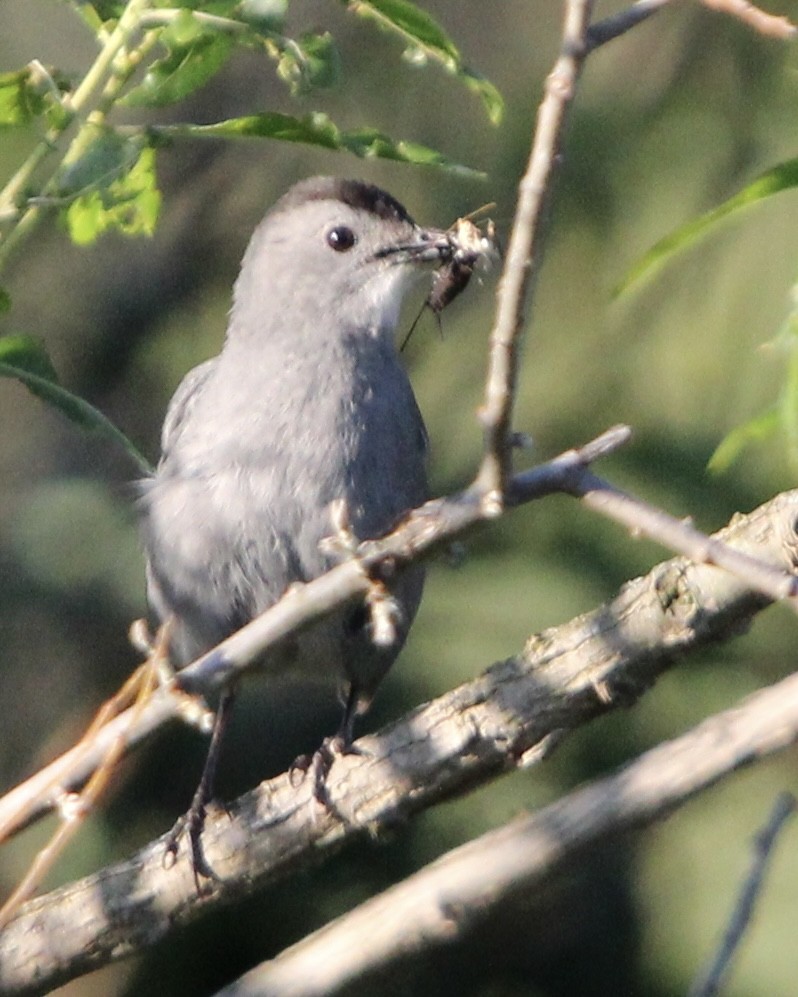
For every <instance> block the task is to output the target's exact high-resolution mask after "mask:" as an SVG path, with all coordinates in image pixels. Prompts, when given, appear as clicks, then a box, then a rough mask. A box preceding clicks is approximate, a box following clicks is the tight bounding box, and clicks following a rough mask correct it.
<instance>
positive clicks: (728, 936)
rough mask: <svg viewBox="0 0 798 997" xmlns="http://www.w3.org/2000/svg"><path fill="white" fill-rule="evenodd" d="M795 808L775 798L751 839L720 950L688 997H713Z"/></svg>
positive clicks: (787, 797) (786, 798)
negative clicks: (748, 862) (749, 862)
mask: <svg viewBox="0 0 798 997" xmlns="http://www.w3.org/2000/svg"><path fill="white" fill-rule="evenodd" d="M796 806H798V801H796V799H795V797H794V796H793V795H792V794H791V793H781V794H780V795H779V797H778V798H777V800H776V803H775V804H774V806H773V810H772V812H771V814H770V817H769V818H768V822H767V824H766V825H765V826H764V827H763V828H762V829H761V831H760V832H759V834H757V836H756V838H755V839H754V861H753V863H752V865H751V870H750V872H749V873H748V876H747V878H746V880H745V883H744V884H743V888H742V891H741V892H740V896H739V898H738V900H737V903H736V904H735V907H734V910H733V911H732V916H731V919H730V921H729V925H728V927H727V928H726V931H725V933H724V935H723V941H722V942H721V944H720V948H719V949H718V952H717V954H716V955H715V957H714V958H713V959H712V961H711V962H710V964H709V966H708V967H707V969H706V970H705V971H704V972H702V973H701V974H700V976H699V977H698V979H697V980H696V982H695V983H694V984H693V986H692V987H691V988H690V992H689V995H688V997H714V995H715V994H716V993H718V990H719V989H720V984H721V981H722V979H723V976H724V975H725V973H726V972H727V970H728V968H729V965H730V963H731V960H732V956H733V955H734V953H735V952H736V951H737V949H738V948H739V946H740V942H741V941H742V940H743V936H744V935H745V932H746V929H747V928H748V925H749V924H750V922H751V917H752V916H753V913H754V906H755V904H756V901H757V899H758V898H759V894H760V892H761V891H762V885H763V883H764V880H765V873H766V872H767V866H768V860H769V859H770V856H771V854H772V852H773V848H774V847H775V845H776V839H777V838H778V836H779V834H780V832H781V830H782V828H783V827H784V825H785V824H786V823H787V820H788V819H789V818H790V817H792V815H793V814H794V813H795V809H796Z"/></svg>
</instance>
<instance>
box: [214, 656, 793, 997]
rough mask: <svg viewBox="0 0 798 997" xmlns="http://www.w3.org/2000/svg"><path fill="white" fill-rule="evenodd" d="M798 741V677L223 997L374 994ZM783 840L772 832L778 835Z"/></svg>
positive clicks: (389, 895) (525, 821)
mask: <svg viewBox="0 0 798 997" xmlns="http://www.w3.org/2000/svg"><path fill="white" fill-rule="evenodd" d="M796 740H798V675H791V676H790V677H789V678H787V679H784V680H783V681H782V682H779V683H778V684H777V685H774V686H771V687H770V688H768V689H765V690H763V691H761V692H758V693H756V694H754V695H753V696H751V697H750V698H749V699H747V700H745V701H744V702H743V703H742V704H741V705H739V706H737V707H736V708H734V709H732V710H727V711H726V712H724V713H719V714H717V715H716V716H714V717H711V718H710V719H708V720H705V721H704V722H703V723H701V724H699V726H698V727H696V728H694V729H693V730H691V731H690V732H689V733H688V734H684V735H683V736H682V737H680V738H677V739H676V740H674V741H669V742H666V743H665V744H661V745H658V746H657V747H656V748H654V749H652V750H651V751H648V752H646V753H645V754H644V755H642V756H641V757H640V758H638V759H636V760H635V761H634V762H632V763H631V764H629V765H627V766H625V767H624V768H622V769H621V770H620V771H619V772H618V773H617V774H615V775H613V776H610V777H609V778H606V779H601V780H599V781H597V782H594V783H591V784H590V785H587V786H585V787H584V788H582V789H579V790H577V791H576V792H574V793H571V794H570V795H569V796H566V797H564V798H563V799H561V800H558V801H557V802H556V803H553V804H552V805H551V806H548V807H545V808H544V809H543V810H540V811H539V812H538V813H536V814H533V815H532V816H529V817H525V818H522V819H520V820H516V821H514V822H513V823H511V824H508V825H507V826H506V827H503V828H501V829H500V830H497V831H491V832H489V833H488V834H485V835H482V836H481V837H480V838H477V839H475V840H474V841H470V842H468V844H466V845H462V846H461V847H459V848H455V849H454V850H453V851H451V852H449V853H448V854H447V855H444V856H443V857H442V858H439V859H438V860H437V861H435V862H433V863H432V864H431V865H428V866H426V867H425V868H424V869H422V870H421V871H420V872H417V873H415V874H414V875H412V876H410V877H408V878H407V879H406V880H404V882H402V883H399V884H398V885H397V886H394V887H392V888H391V889H389V890H386V891H385V892H384V893H381V894H380V895H379V896H376V897H373V898H372V899H371V900H367V901H366V902H365V903H364V904H361V905H360V906H359V907H357V908H355V909H354V910H352V911H350V912H349V913H347V914H344V915H343V916H341V917H339V918H337V919H336V920H335V921H332V922H330V923H329V924H327V925H325V926H324V927H323V928H321V929H320V930H318V931H316V932H314V933H313V934H312V935H309V936H308V937H307V938H304V939H303V940H302V941H301V942H299V943H297V944H296V945H292V946H291V947H290V948H288V949H286V950H285V951H284V952H282V953H281V954H280V955H278V956H277V957H276V958H275V959H272V960H270V961H269V962H264V963H263V964H262V965H260V966H258V967H257V968H256V969H253V970H251V971H250V972H249V973H246V974H245V975H244V976H243V977H241V978H240V979H239V980H237V981H236V982H235V983H233V984H232V985H231V986H229V987H225V988H224V989H223V990H221V991H219V993H218V997H250V995H255V994H258V995H259V997H311V995H312V997H333V995H335V994H340V993H342V992H344V991H346V992H348V991H347V990H346V988H347V985H351V984H352V983H353V982H354V981H355V980H357V986H358V989H360V990H361V991H362V992H365V993H368V991H369V989H370V981H371V980H372V979H373V975H376V974H379V973H384V972H385V971H386V969H387V970H389V971H390V970H393V969H398V968H400V966H401V964H402V963H403V962H404V961H406V960H407V959H410V958H412V957H413V956H414V955H417V954H418V953H420V952H421V951H423V952H425V953H427V952H429V951H430V950H433V949H434V948H435V947H440V946H442V945H446V944H450V943H451V942H452V941H453V940H454V939H456V938H457V936H458V935H459V934H461V933H462V932H463V931H464V930H465V929H466V928H473V926H474V924H475V923H477V924H478V923H479V922H480V920H482V919H483V918H487V917H488V916H489V914H490V913H491V911H494V910H495V909H496V908H497V907H498V906H500V905H501V904H502V903H503V902H505V901H506V899H507V897H508V896H510V895H512V894H515V893H518V892H519V891H521V890H525V891H529V890H530V888H532V887H535V886H539V885H540V884H541V882H543V881H545V880H546V879H547V878H548V877H550V876H551V875H552V874H553V873H555V872H556V871H557V870H558V869H559V868H561V867H562V866H563V864H564V863H565V862H566V861H567V860H568V859H570V858H573V856H574V855H575V854H577V853H579V852H580V851H582V850H584V849H585V848H588V847H590V846H591V845H595V844H596V843H597V842H598V841H600V840H602V839H604V838H606V837H608V836H610V835H615V834H618V833H620V832H622V831H628V830H629V829H630V828H635V827H640V826H645V825H647V824H650V823H652V822H653V821H655V820H657V819H661V818H664V817H667V816H668V815H669V814H670V813H671V812H673V810H675V809H676V808H678V807H680V806H681V805H682V804H684V803H685V802H687V800H689V799H691V798H692V797H693V796H695V795H696V794H697V793H699V792H701V791H702V790H704V789H707V788H708V787H709V786H712V785H713V784H714V783H716V782H718V781H719V780H720V779H722V778H724V777H725V776H727V775H729V774H731V773H732V772H734V771H736V770H737V769H739V768H742V767H744V766H746V765H750V764H751V763H753V762H755V761H760V760H761V759H762V758H765V757H767V756H768V755H771V754H773V753H774V752H776V751H781V750H783V749H784V748H786V747H789V746H790V745H791V744H793V743H795V741H796ZM793 802H794V801H793ZM775 816H776V815H774V817H775ZM778 816H779V823H781V822H782V821H783V819H784V817H783V816H782V815H781V814H779V815H778ZM774 823H775V821H774ZM777 830H778V827H775V828H768V829H767V833H768V837H769V838H773V837H774V836H775V832H776V831H777ZM760 878H761V877H760ZM363 938H368V945H363V944H362V939H363ZM711 993H714V991H710V990H708V991H701V994H702V995H704V994H706V997H708V995H709V994H711Z"/></svg>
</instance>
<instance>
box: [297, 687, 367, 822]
mask: <svg viewBox="0 0 798 997" xmlns="http://www.w3.org/2000/svg"><path fill="white" fill-rule="evenodd" d="M359 706H360V693H359V690H358V688H357V686H356V685H355V683H354V682H352V683H350V685H349V689H348V690H347V694H346V699H345V701H344V714H343V716H342V717H341V723H340V725H339V727H338V730H337V731H336V732H335V734H333V735H332V737H325V738H324V740H323V741H322V742H321V744H320V745H319V747H318V749H317V750H316V751H314V752H313V754H312V755H310V756H309V755H300V756H299V758H297V759H296V761H295V762H294V763H293V765H292V766H291V768H290V769H289V776H290V778H291V781H292V783H294V784H296V783H297V779H296V778H295V776H296V775H297V774H298V775H299V777H300V779H303V778H304V777H305V776H306V775H307V773H308V772H310V774H311V776H312V778H313V795H314V797H315V798H316V800H317V801H318V802H319V803H320V804H321V805H322V806H323V807H324V808H325V809H327V810H329V809H330V808H331V800H330V796H329V794H328V792H327V775H328V773H329V771H330V769H331V768H332V765H333V762H334V761H335V759H336V758H338V757H340V756H341V755H359V754H360V753H361V752H360V751H359V750H358V749H357V748H355V746H354V744H353V743H352V742H353V741H354V735H355V720H356V718H357V715H358V713H359V712H360V711H359Z"/></svg>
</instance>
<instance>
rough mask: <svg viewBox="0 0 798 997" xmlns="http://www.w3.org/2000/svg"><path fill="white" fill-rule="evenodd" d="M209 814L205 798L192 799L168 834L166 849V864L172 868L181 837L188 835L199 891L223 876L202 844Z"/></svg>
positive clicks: (204, 889) (192, 867)
mask: <svg viewBox="0 0 798 997" xmlns="http://www.w3.org/2000/svg"><path fill="white" fill-rule="evenodd" d="M207 814H208V811H207V804H206V802H205V801H204V800H197V799H194V800H192V803H191V806H190V807H189V808H188V810H187V811H186V813H184V814H183V816H182V817H180V818H178V820H177V821H176V822H175V825H174V827H173V828H172V830H171V831H170V832H169V834H168V835H167V838H166V848H165V849H164V857H163V861H164V865H165V866H166V867H167V868H171V867H172V866H173V865H174V864H175V862H176V861H177V853H178V852H179V851H180V841H181V839H182V838H183V837H184V836H187V837H188V843H189V849H190V852H191V869H192V872H193V873H194V882H195V884H196V886H197V893H204V892H206V890H207V889H208V885H209V881H212V882H217V883H218V882H221V877H220V876H218V875H217V873H216V872H215V871H214V870H213V868H212V867H211V865H210V864H209V862H208V860H207V859H206V858H205V849H204V848H203V846H202V832H203V830H204V829H205V819H206V817H207Z"/></svg>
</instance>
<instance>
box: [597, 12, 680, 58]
mask: <svg viewBox="0 0 798 997" xmlns="http://www.w3.org/2000/svg"><path fill="white" fill-rule="evenodd" d="M670 2H671V0H637V3H634V4H632V6H631V7H628V8H627V9H626V10H622V11H620V12H619V13H617V14H610V16H609V17H605V18H604V20H603V21H597V22H596V23H595V24H592V25H591V26H590V29H589V30H588V33H587V48H588V52H592V51H593V49H595V48H599V46H601V45H606V44H607V42H609V41H612V39H613V38H618V37H619V36H620V35H623V34H626V32H627V31H630V30H631V29H632V28H635V27H637V25H638V24H640V23H641V22H642V21H645V20H646V19H647V18H649V17H651V15H652V14H656V13H657V11H659V10H662V8H663V7H666V6H667V5H668V4H669V3H670Z"/></svg>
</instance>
